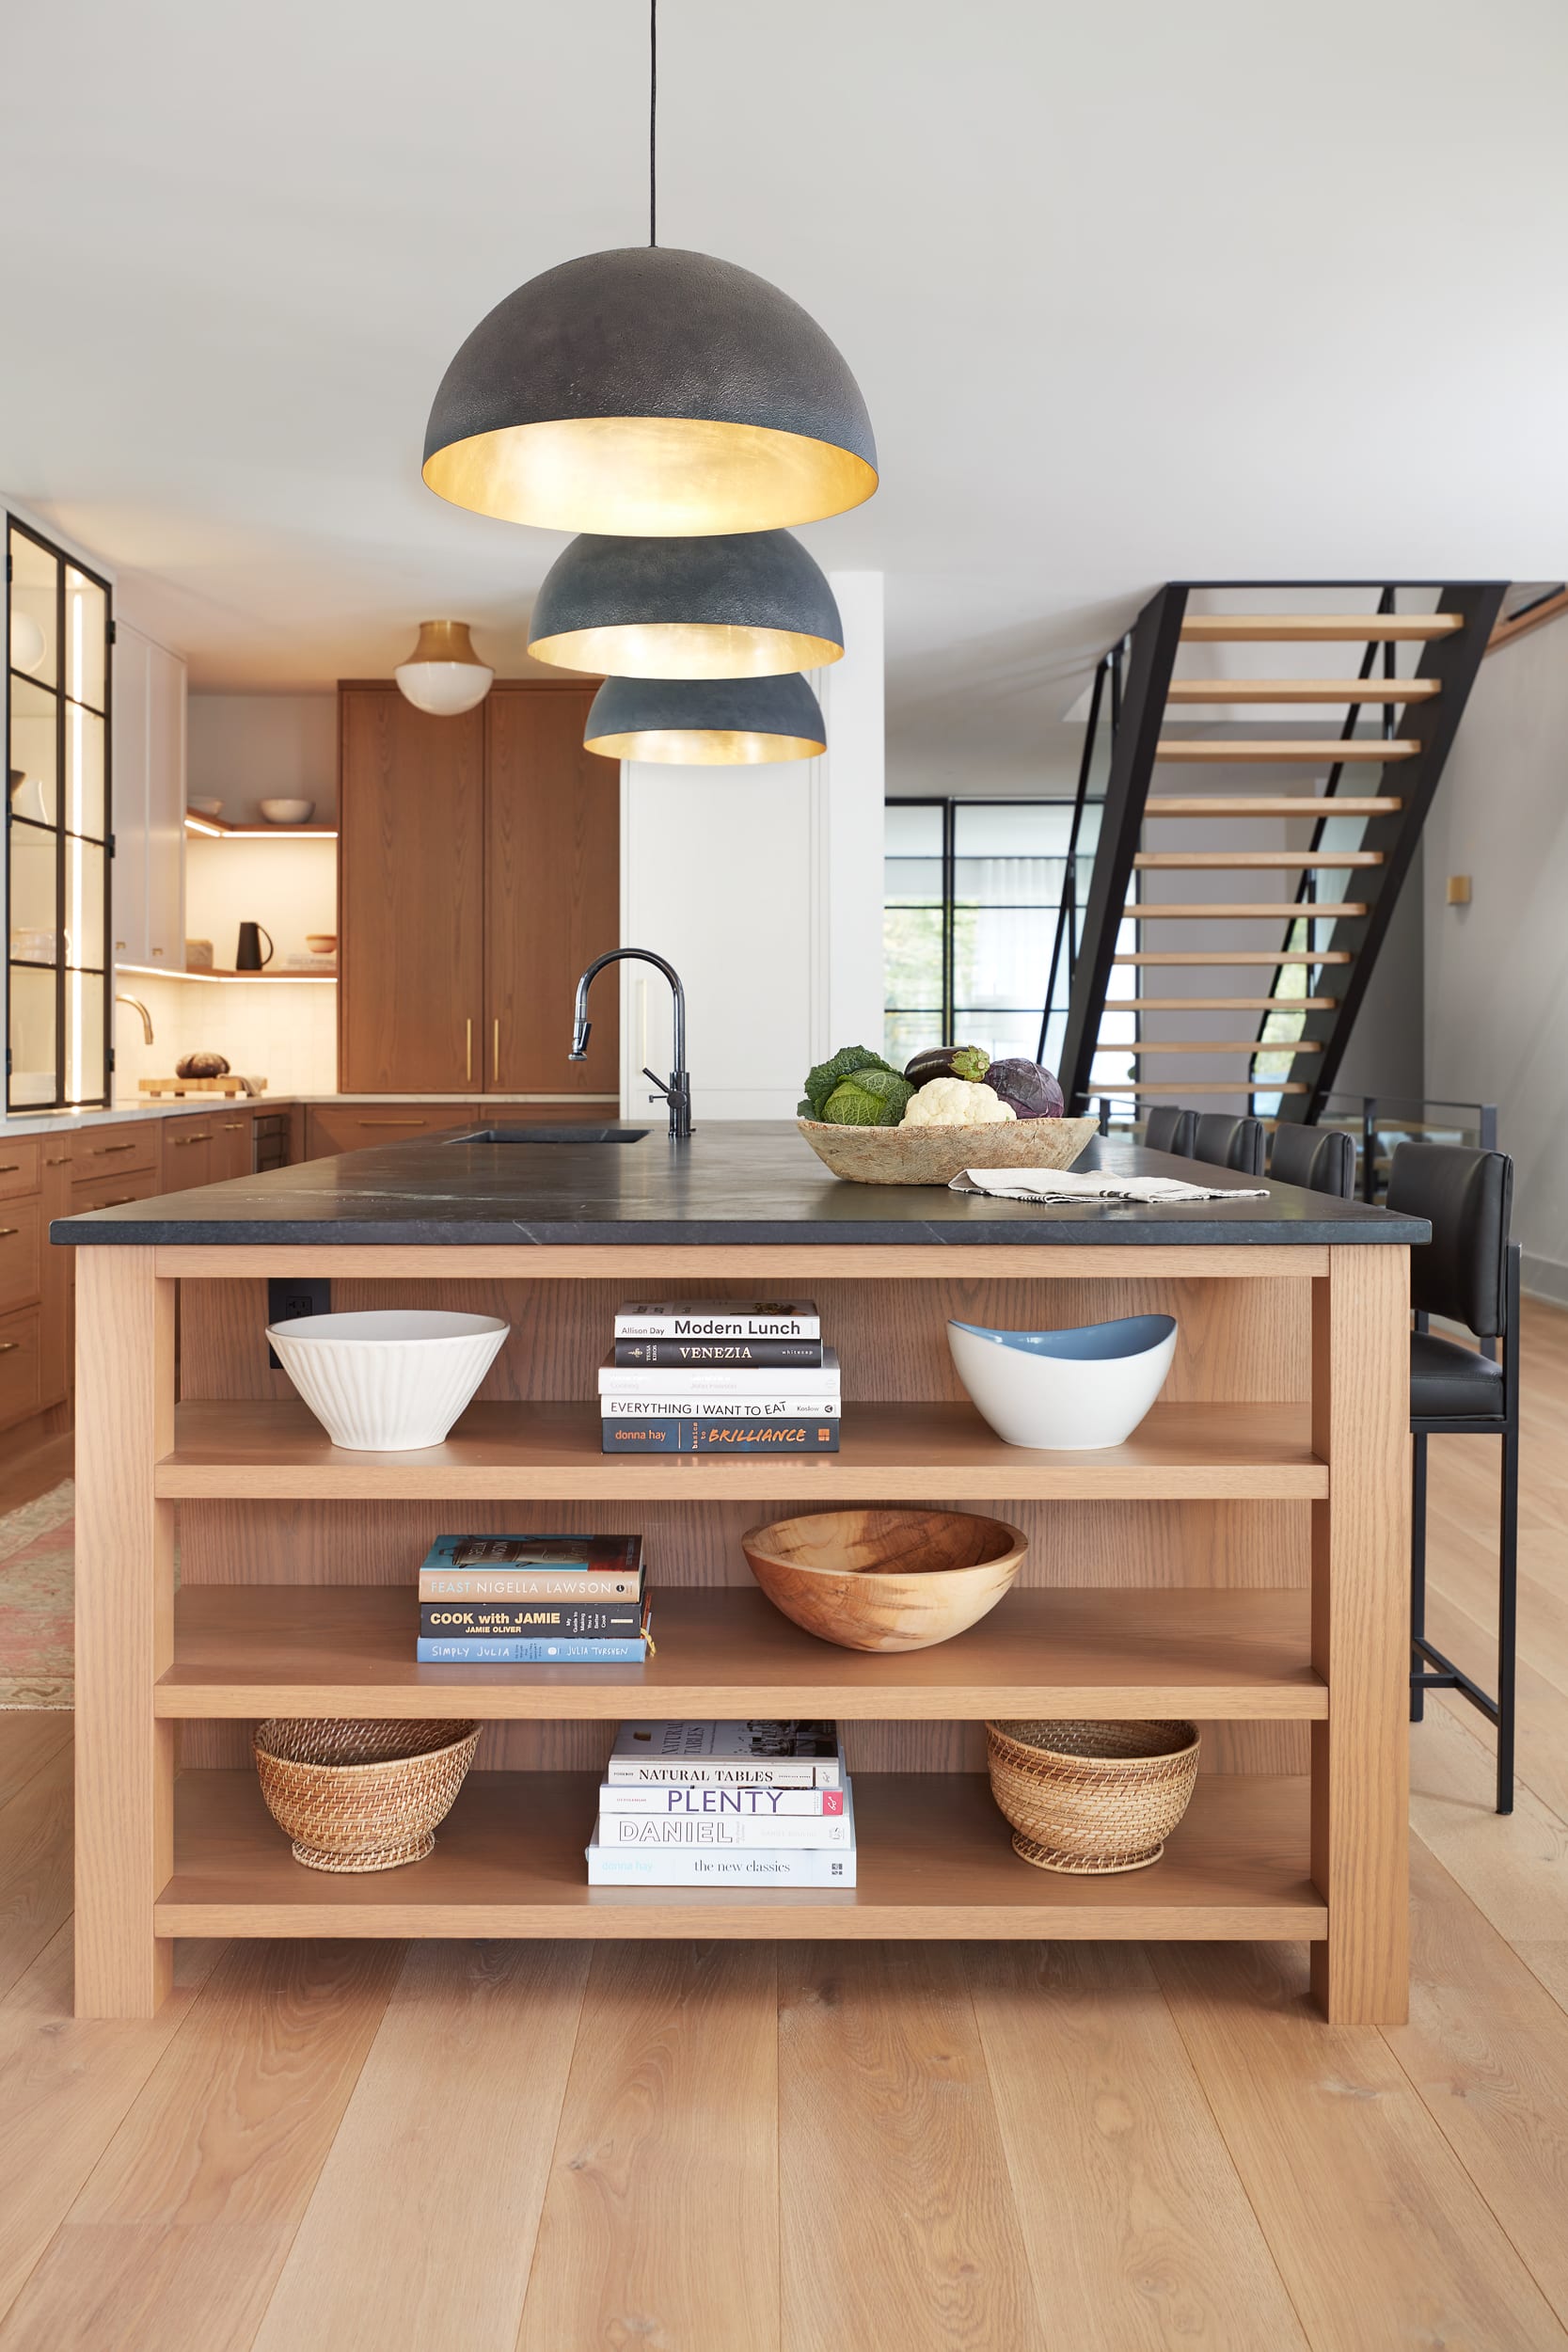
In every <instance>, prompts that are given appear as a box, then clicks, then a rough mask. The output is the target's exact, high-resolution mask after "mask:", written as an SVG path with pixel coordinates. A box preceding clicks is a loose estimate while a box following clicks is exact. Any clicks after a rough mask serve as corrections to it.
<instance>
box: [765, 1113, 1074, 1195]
mask: <svg viewBox="0 0 1568 2352" xmlns="http://www.w3.org/2000/svg"><path fill="white" fill-rule="evenodd" d="M795 1123H796V1125H797V1126H798V1127H799V1128H800V1133H801V1134H802V1135H803V1136H805V1139H806V1141H807V1142H808V1143H809V1144H810V1145H811V1148H812V1150H813V1151H814V1152H816V1156H817V1158H818V1159H819V1160H820V1161H821V1162H822V1165H823V1167H824V1168H832V1172H833V1174H834V1175H835V1176H841V1177H843V1179H844V1181H845V1182H846V1184H951V1183H952V1181H953V1179H954V1177H955V1176H956V1175H957V1174H958V1170H959V1169H960V1168H1070V1167H1071V1166H1072V1163H1073V1161H1074V1160H1075V1159H1077V1157H1078V1155H1079V1153H1080V1152H1083V1151H1085V1149H1086V1147H1087V1145H1088V1143H1089V1141H1090V1139H1091V1137H1093V1136H1096V1135H1098V1133H1099V1132H1100V1127H1099V1121H1098V1120H1093V1119H1020V1120H1003V1121H1001V1122H1000V1123H999V1124H998V1125H996V1126H992V1127H833V1126H830V1125H829V1124H828V1122H827V1121H826V1120H820V1119H798V1120H796V1122H795Z"/></svg>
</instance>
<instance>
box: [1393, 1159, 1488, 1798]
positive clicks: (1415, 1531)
mask: <svg viewBox="0 0 1568 2352" xmlns="http://www.w3.org/2000/svg"><path fill="white" fill-rule="evenodd" d="M1388 1206H1389V1208H1390V1209H1395V1210H1398V1211H1399V1212H1400V1213H1401V1214H1402V1215H1403V1216H1424V1217H1425V1218H1426V1219H1427V1220H1428V1222H1429V1223H1430V1224H1431V1227H1432V1239H1431V1241H1430V1242H1428V1243H1427V1244H1426V1246H1425V1248H1418V1249H1413V1250H1412V1251H1411V1253H1410V1300H1411V1305H1412V1307H1413V1308H1414V1310H1415V1322H1414V1327H1413V1329H1412V1331H1411V1334H1410V1428H1411V1434H1412V1438H1413V1439H1414V1444H1413V1449H1412V1454H1413V1458H1412V1465H1411V1503H1412V1517H1411V1542H1410V1720H1411V1722H1412V1723H1414V1724H1418V1723H1419V1722H1420V1720H1421V1717H1422V1713H1423V1711H1424V1708H1425V1702H1426V1693H1427V1692H1429V1691H1457V1692H1459V1694H1460V1696H1461V1697H1462V1698H1465V1699H1467V1700H1468V1701H1469V1703H1470V1705H1471V1706H1472V1707H1473V1708H1476V1709H1477V1711H1478V1712H1479V1713H1480V1714H1481V1715H1483V1716H1484V1717H1485V1718H1486V1720H1487V1722H1488V1723H1489V1724H1496V1726H1497V1811H1498V1812H1499V1813H1512V1812H1513V1732H1514V1675H1515V1661H1514V1652H1515V1647H1516V1641H1517V1612H1518V1581H1519V1247H1518V1244H1517V1243H1516V1242H1511V1241H1510V1240H1509V1237H1508V1229H1509V1218H1510V1215H1511V1213H1512V1210H1513V1161H1512V1160H1511V1159H1510V1158H1509V1157H1508V1155H1507V1153H1506V1152H1475V1151H1471V1150H1469V1149H1467V1148H1466V1147H1465V1146H1463V1145H1460V1144H1454V1143H1402V1144H1401V1145H1400V1146H1399V1148H1398V1149H1397V1151H1396V1152H1395V1153H1394V1157H1393V1163H1392V1166H1391V1167H1390V1168H1389V1170H1388ZM1433 1315H1439V1316H1441V1317H1442V1319H1443V1320H1444V1322H1446V1323H1457V1324H1459V1325H1461V1326H1463V1327H1464V1328H1465V1329H1466V1330H1468V1331H1471V1332H1473V1333H1474V1334H1475V1336H1476V1337H1477V1338H1478V1339H1479V1340H1481V1342H1483V1343H1486V1342H1496V1341H1498V1340H1500V1341H1501V1343H1502V1360H1501V1362H1500V1363H1499V1362H1497V1361H1495V1360H1494V1359H1493V1358H1492V1356H1491V1354H1490V1353H1489V1352H1487V1353H1481V1352H1478V1351H1477V1350H1476V1349H1475V1348H1473V1347H1465V1346H1464V1345H1463V1344H1462V1343H1460V1342H1459V1341H1457V1340H1450V1339H1445V1338H1443V1337H1442V1336H1441V1335H1440V1334H1439V1333H1437V1332H1435V1331H1433V1330H1431V1329H1429V1327H1428V1323H1429V1318H1430V1317H1431V1316H1433ZM1437 1437H1488V1438H1501V1440H1502V1482H1501V1496H1500V1502H1499V1509H1498V1527H1497V1695H1496V1696H1495V1697H1493V1696H1491V1695H1489V1694H1488V1692H1485V1691H1483V1690H1482V1689H1481V1685H1480V1684H1479V1683H1478V1682H1476V1681H1475V1680H1474V1679H1473V1677H1471V1676H1469V1675H1467V1674H1465V1672H1464V1671H1463V1669H1462V1668H1460V1667H1458V1666H1456V1665H1455V1664H1454V1662H1453V1661H1452V1659H1451V1658H1447V1657H1445V1656H1444V1654H1443V1652H1442V1651H1441V1650H1440V1649H1437V1648H1436V1647H1434V1645H1433V1644H1432V1643H1431V1642H1429V1641H1428V1640H1427V1635H1426V1518H1427V1439H1428V1438H1437Z"/></svg>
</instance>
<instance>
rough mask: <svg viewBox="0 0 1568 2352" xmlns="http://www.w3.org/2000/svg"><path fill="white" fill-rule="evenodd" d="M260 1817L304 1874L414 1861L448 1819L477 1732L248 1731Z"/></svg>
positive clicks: (292, 1727) (378, 1727)
mask: <svg viewBox="0 0 1568 2352" xmlns="http://www.w3.org/2000/svg"><path fill="white" fill-rule="evenodd" d="M250 1744H251V1751H252V1753H253V1755H254V1756H255V1758H256V1771H257V1775H258V1777H259V1778H260V1780H261V1794H262V1796H263V1797H264V1798H265V1799H266V1804H267V1811H268V1812H269V1813H270V1814H271V1815H272V1818H273V1820H275V1821H276V1822H277V1826H278V1828H279V1829H280V1830H281V1831H282V1832H283V1834H284V1836H286V1837H289V1838H292V1839H293V1850H294V1860H295V1861H296V1862H303V1863H304V1864H305V1866H306V1867H307V1868H308V1869H311V1870H395V1869H397V1868H398V1867H400V1865H402V1864H403V1863H404V1862H422V1861H423V1860H424V1857H425V1855H426V1854H427V1853H429V1852H430V1851H431V1849H432V1847H433V1846H434V1845H435V1843H436V1823H437V1822H438V1821H444V1820H446V1818H447V1815H448V1814H449V1813H450V1812H451V1807H452V1801H453V1799H454V1798H455V1797H456V1795H457V1792H458V1790H459V1789H460V1788H462V1786H463V1782H464V1778H465V1776H466V1774H467V1770H468V1767H469V1765H470V1764H471V1763H472V1762H473V1760H474V1750H475V1748H476V1747H477V1746H478V1745H479V1725H478V1724H464V1723H405V1724H382V1723H345V1722H335V1721H333V1720H332V1719H331V1718H320V1719H310V1718H307V1719H305V1720H303V1721H298V1722H287V1721H285V1720H284V1719H283V1718H281V1717H275V1718H274V1719H273V1720H272V1721H271V1722H269V1723H264V1724H257V1726H256V1730H255V1733H254V1735H253V1737H252V1740H251V1743H250Z"/></svg>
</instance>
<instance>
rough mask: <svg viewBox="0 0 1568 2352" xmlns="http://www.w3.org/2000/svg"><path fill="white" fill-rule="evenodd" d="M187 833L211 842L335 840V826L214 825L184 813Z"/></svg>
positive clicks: (203, 818)
mask: <svg viewBox="0 0 1568 2352" xmlns="http://www.w3.org/2000/svg"><path fill="white" fill-rule="evenodd" d="M185 831H186V832H187V833H199V834H206V836H207V837H208V839H209V840H212V841H336V840H337V838H338V828H337V826H336V825H214V823H213V821H212V819H211V818H207V817H193V816H192V815H191V814H190V812H189V810H187V811H186V814H185Z"/></svg>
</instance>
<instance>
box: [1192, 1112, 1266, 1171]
mask: <svg viewBox="0 0 1568 2352" xmlns="http://www.w3.org/2000/svg"><path fill="white" fill-rule="evenodd" d="M1193 1157H1194V1159H1195V1160H1203V1161H1205V1162H1206V1163H1207V1165H1208V1166H1209V1167H1210V1168H1235V1169H1236V1170H1237V1172H1238V1173H1239V1174H1241V1175H1243V1176H1261V1174H1262V1173H1263V1122H1262V1120H1260V1119H1232V1118H1231V1116H1230V1113H1229V1112H1228V1111H1204V1112H1202V1113H1201V1114H1200V1116H1199V1118H1198V1120H1197V1127H1196V1134H1195V1136H1194V1138H1193Z"/></svg>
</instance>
